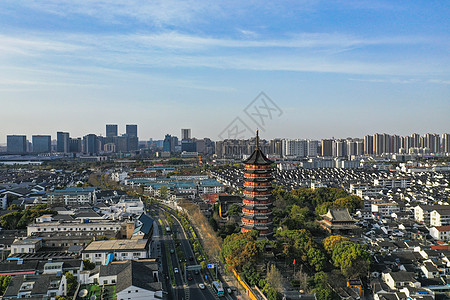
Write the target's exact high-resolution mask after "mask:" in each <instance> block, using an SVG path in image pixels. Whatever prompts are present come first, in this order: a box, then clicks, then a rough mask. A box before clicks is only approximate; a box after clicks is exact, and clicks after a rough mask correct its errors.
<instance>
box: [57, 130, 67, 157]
mask: <svg viewBox="0 0 450 300" xmlns="http://www.w3.org/2000/svg"><path fill="white" fill-rule="evenodd" d="M69 139H70V136H69V133H68V132H61V131H58V132H57V133H56V152H59V153H68V152H70V149H69V148H70V147H69Z"/></svg>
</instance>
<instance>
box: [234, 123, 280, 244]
mask: <svg viewBox="0 0 450 300" xmlns="http://www.w3.org/2000/svg"><path fill="white" fill-rule="evenodd" d="M272 163H273V162H272V161H271V160H269V159H268V158H267V157H266V156H265V155H264V153H263V152H262V151H261V150H260V149H259V136H258V132H256V148H255V151H253V153H252V154H251V155H250V157H249V158H248V159H247V160H245V161H244V164H245V171H244V180H245V182H244V199H243V200H242V204H243V207H242V217H241V221H242V225H241V232H249V231H251V230H256V231H258V233H259V236H268V235H271V234H272V233H273V225H272V184H271V181H272V180H273V178H272V175H271V173H272V168H271V164H272Z"/></svg>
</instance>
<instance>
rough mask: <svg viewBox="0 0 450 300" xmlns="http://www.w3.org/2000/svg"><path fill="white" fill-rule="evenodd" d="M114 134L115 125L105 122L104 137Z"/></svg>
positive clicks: (115, 134) (115, 130) (115, 131)
mask: <svg viewBox="0 0 450 300" xmlns="http://www.w3.org/2000/svg"><path fill="white" fill-rule="evenodd" d="M127 126H128V125H127ZM115 136H117V125H116V124H106V137H115Z"/></svg>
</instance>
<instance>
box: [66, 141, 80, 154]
mask: <svg viewBox="0 0 450 300" xmlns="http://www.w3.org/2000/svg"><path fill="white" fill-rule="evenodd" d="M81 151H82V141H81V138H75V139H72V138H69V152H70V153H80V152H81Z"/></svg>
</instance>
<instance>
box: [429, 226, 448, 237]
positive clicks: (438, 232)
mask: <svg viewBox="0 0 450 300" xmlns="http://www.w3.org/2000/svg"><path fill="white" fill-rule="evenodd" d="M430 235H431V236H432V237H433V238H434V239H436V240H439V241H448V240H450V226H448V225H447V226H436V227H431V228H430Z"/></svg>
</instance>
